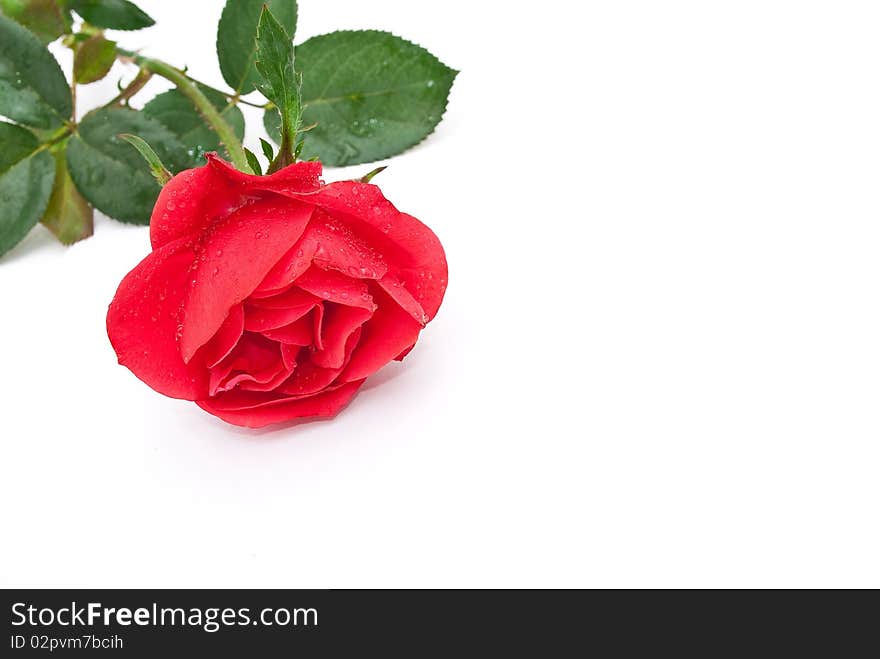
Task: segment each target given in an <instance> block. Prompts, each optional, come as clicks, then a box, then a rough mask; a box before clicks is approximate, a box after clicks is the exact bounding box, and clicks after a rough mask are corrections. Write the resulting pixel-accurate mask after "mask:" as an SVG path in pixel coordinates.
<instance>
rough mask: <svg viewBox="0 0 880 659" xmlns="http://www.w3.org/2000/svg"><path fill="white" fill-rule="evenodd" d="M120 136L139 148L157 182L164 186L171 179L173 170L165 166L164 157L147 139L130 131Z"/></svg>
mask: <svg viewBox="0 0 880 659" xmlns="http://www.w3.org/2000/svg"><path fill="white" fill-rule="evenodd" d="M119 137H121V138H122V139H124V140H125V141H126V142H128V143H129V144H131V145H132V146H133V147H134V148H135V149H137V152H138V153H139V154H141V158H143V159H144V160H146V161H147V166H148V167H149V168H150V174H152V175H153V178H154V179H156V183H158V184H159V185H161V186H164V185H165V184H166V183H168V181H170V180H171V172H169V171H168V169H167V168H166V167H165V163H163V162H162V159H161V158H160V157H159V156H158V154H157V153H156V152H155V151H154V150H153V147H151V146H150V145H149V144H147V142H146V140H142V139H141V138H140V137H138V136H137V135H131V134H129V133H122V134H121V135H120V136H119Z"/></svg>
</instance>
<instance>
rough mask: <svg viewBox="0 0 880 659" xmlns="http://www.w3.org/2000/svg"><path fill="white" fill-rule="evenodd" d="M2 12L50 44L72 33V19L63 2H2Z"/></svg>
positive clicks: (23, 0)
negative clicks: (63, 35)
mask: <svg viewBox="0 0 880 659" xmlns="http://www.w3.org/2000/svg"><path fill="white" fill-rule="evenodd" d="M0 10H2V12H3V13H4V14H6V15H7V16H9V18H11V19H13V20H15V21H17V22H19V23H21V24H22V25H24V26H25V27H26V28H27V29H28V30H30V31H31V32H33V33H34V34H36V35H37V37H39V39H40V41H42V42H43V43H44V44H48V43H50V42H52V41H55V39H57V38H58V37H60V36H61V35H62V34H67V33H69V32H70V27H71V24H72V22H73V21H72V17H71V15H70V11H69V10H68V9H67V8H66V7H64V4H63V0H62V1H61V2H59V0H0Z"/></svg>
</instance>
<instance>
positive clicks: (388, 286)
mask: <svg viewBox="0 0 880 659" xmlns="http://www.w3.org/2000/svg"><path fill="white" fill-rule="evenodd" d="M379 286H381V287H382V290H384V291H385V292H386V293H388V295H390V296H391V299H393V300H394V301H395V302H397V304H399V305H400V308H401V309H403V310H404V311H406V312H407V313H408V314H409V315H410V316H412V317H413V320H415V321H416V322H417V323H418V324H419V325H421V326H422V327H424V326H425V324H426V323H427V322H428V320H429V318H428V314H426V313H425V310H424V309H422V305H421V304H419V302H418V300H416V299H415V298H414V297H413V296H412V294H411V293H410V292H409V291H408V290H407V288H406V285H405V284H404V283H403V281H401V280H400V279H399V278H397V277H394V276H392V275H385V276H384V277H382V279H380V280H379Z"/></svg>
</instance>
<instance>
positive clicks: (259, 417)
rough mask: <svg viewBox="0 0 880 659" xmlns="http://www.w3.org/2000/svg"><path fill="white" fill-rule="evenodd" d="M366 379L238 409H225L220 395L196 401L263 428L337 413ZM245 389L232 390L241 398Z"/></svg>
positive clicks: (238, 421)
mask: <svg viewBox="0 0 880 659" xmlns="http://www.w3.org/2000/svg"><path fill="white" fill-rule="evenodd" d="M363 383H364V381H363V380H360V381H358V382H349V383H347V384H344V385H342V386H341V387H338V388H335V389H330V390H327V391H323V392H321V393H320V394H318V395H316V396H307V397H303V398H276V399H274V400H268V401H266V402H263V403H259V404H254V405H253V406H251V407H244V408H239V409H224V406H223V402H222V399H220V398H215V399H209V400H200V401H196V402H197V404H198V405H199V407H201V408H202V409H203V410H205V411H206V412H210V413H211V414H213V415H215V416H217V417H220V418H221V419H223V420H224V421H226V422H228V423H232V424H235V425H237V426H245V427H248V428H261V427H263V426H266V425H269V424H270V423H282V422H284V421H292V420H294V419H301V418H306V417H330V416H335V415H336V414H337V413H338V412H339V411H340V410H341V409H342V408H343V407H345V406H346V405H347V404H348V403H349V401H351V399H352V398H354V395H355V394H356V393H357V390H358V389H359V388H360V386H361V385H362V384H363ZM244 393H245V392H232V394H234V395H235V396H236V397H239V399H240V397H241V396H243V395H244ZM253 395H257V394H253Z"/></svg>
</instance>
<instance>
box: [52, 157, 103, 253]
mask: <svg viewBox="0 0 880 659" xmlns="http://www.w3.org/2000/svg"><path fill="white" fill-rule="evenodd" d="M52 156H53V158H54V159H55V186H54V187H53V188H52V196H51V197H49V205H48V206H47V207H46V212H44V213H43V219H42V220H40V221H41V222H42V223H43V224H44V225H46V227H48V229H49V231H51V232H52V233H53V234H54V235H55V237H56V238H58V240H60V241H61V242H62V243H64V244H65V245H71V244H73V243H75V242H76V241H78V240H82V239H83V238H88V237H89V236H91V235H92V231H93V229H94V217H93V216H94V211H93V209H92V207H91V206H90V205H89V203H88V202H87V201H86V200H85V199H83V197H82V195H80V193H79V191H78V190H77V189H76V186H74V184H73V179H71V178H70V172H69V171H68V170H67V141H64V142H61V143H60V144H58V145H56V147H55V148H53V149H52Z"/></svg>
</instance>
